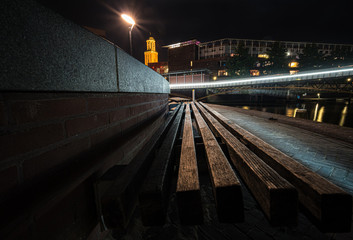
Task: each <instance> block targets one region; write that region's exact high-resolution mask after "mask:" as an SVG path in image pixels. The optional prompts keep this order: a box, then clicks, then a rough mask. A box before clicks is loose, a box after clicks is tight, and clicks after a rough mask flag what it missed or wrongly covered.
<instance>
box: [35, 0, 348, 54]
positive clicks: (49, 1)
mask: <svg viewBox="0 0 353 240" xmlns="http://www.w3.org/2000/svg"><path fill="white" fill-rule="evenodd" d="M39 1H40V2H42V3H43V4H44V5H46V6H48V7H50V8H52V9H53V10H55V11H56V12H58V13H60V14H62V15H64V16H65V17H66V18H69V19H71V20H73V21H74V22H76V23H77V24H80V25H85V26H90V27H95V28H100V29H104V30H106V31H107V38H108V39H109V40H111V41H112V42H114V43H116V44H117V45H118V46H120V47H121V48H122V49H124V50H125V51H127V52H129V42H128V25H127V24H126V23H125V22H124V21H123V20H122V19H121V17H120V14H121V13H127V14H131V16H133V17H134V18H135V20H136V22H137V26H136V27H135V28H134V29H133V36H132V37H133V51H134V53H133V55H134V57H136V58H137V59H139V60H140V61H143V52H144V51H145V41H146V39H147V38H148V37H149V33H151V34H152V36H153V37H154V38H155V39H156V41H157V50H158V51H159V56H160V59H159V60H160V61H166V60H167V51H166V49H162V48H161V47H162V46H164V45H168V44H172V43H176V42H179V41H187V40H190V39H198V40H199V41H201V42H204V41H210V40H216V39H221V38H249V39H264V40H283V41H307V42H327V43H350V44H353V38H352V35H353V34H352V30H353V14H352V11H351V4H350V2H349V1H341V0H336V1H313V0H297V1H294V0H293V1H287V0H247V1H246V0H233V1H232V0H216V1H211V0H203V1H201V0H195V1H192V0H145V1H142V0H140V1H138V0H60V1H59V0H46V1H44V0H39Z"/></svg>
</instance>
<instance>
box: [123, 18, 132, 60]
mask: <svg viewBox="0 0 353 240" xmlns="http://www.w3.org/2000/svg"><path fill="white" fill-rule="evenodd" d="M121 17H122V18H123V19H124V20H125V22H127V23H129V24H131V26H130V27H129V40H130V55H131V56H132V40H131V32H132V28H133V27H134V26H135V21H134V19H132V17H130V16H129V15H126V14H121Z"/></svg>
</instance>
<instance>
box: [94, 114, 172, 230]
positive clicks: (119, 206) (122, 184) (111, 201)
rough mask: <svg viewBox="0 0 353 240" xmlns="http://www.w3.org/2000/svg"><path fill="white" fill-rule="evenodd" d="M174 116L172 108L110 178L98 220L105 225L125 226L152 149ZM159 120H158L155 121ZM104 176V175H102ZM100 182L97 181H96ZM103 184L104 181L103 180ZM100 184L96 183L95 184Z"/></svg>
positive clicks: (108, 226)
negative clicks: (135, 151) (142, 143)
mask: <svg viewBox="0 0 353 240" xmlns="http://www.w3.org/2000/svg"><path fill="white" fill-rule="evenodd" d="M175 116H176V111H173V112H172V113H171V114H169V116H168V117H167V118H166V120H165V121H164V124H162V125H161V126H160V127H159V128H158V129H157V130H156V132H155V133H154V135H153V136H152V137H151V138H150V139H149V140H148V142H147V143H146V144H145V145H144V146H143V148H142V149H141V150H140V151H139V153H138V154H137V155H136V156H135V157H134V159H133V160H132V161H131V162H130V163H129V165H127V166H126V167H125V168H124V170H123V171H121V172H120V174H119V175H116V176H115V177H112V178H111V183H110V187H107V188H106V189H107V190H106V191H105V193H102V195H101V201H100V202H101V207H100V210H101V221H102V222H103V224H102V225H104V226H105V228H108V229H116V228H119V229H125V228H126V227H127V225H128V223H129V221H130V219H131V216H132V214H133V212H134V210H135V208H136V205H137V199H138V192H139V189H140V187H141V185H142V181H143V179H144V177H145V176H146V174H147V172H148V169H149V166H150V164H151V161H152V159H153V157H154V151H155V149H156V147H157V146H158V145H159V144H160V142H161V139H162V138H163V136H165V134H166V131H167V130H168V129H169V128H168V127H170V123H171V122H172V120H173V119H174V118H175ZM155 124H159V122H155ZM102 178H104V175H103V177H102ZM98 184H99V183H98ZM104 185H107V183H106V182H105V183H104ZM98 187H99V186H98Z"/></svg>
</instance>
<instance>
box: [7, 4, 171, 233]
mask: <svg viewBox="0 0 353 240" xmlns="http://www.w3.org/2000/svg"><path fill="white" fill-rule="evenodd" d="M2 5H3V6H2V8H1V10H0V13H1V17H0V23H1V25H2V28H1V29H0V33H1V44H2V47H1V48H0V51H1V58H0V70H1V75H0V146H1V151H0V215H1V218H0V238H1V239H87V238H89V239H100V238H102V237H103V236H104V234H105V233H102V232H101V231H100V228H99V224H98V217H97V214H96V206H95V201H94V182H95V181H96V180H97V179H98V178H99V177H100V176H101V175H103V174H104V173H105V171H106V170H108V169H109V168H110V167H112V166H114V165H117V164H118V165H125V164H128V163H129V162H130V161H131V159H132V158H133V157H134V156H135V155H136V154H137V152H138V151H139V150H140V149H141V148H142V146H143V145H144V144H145V143H146V142H147V140H148V139H149V138H150V136H152V135H153V133H154V132H155V130H156V129H157V128H158V127H159V126H160V124H161V123H162V122H163V121H164V119H165V116H166V112H167V110H168V109H167V104H168V93H169V84H168V82H167V81H166V80H165V79H164V78H163V77H162V76H161V75H159V74H157V73H156V72H154V71H153V70H151V69H149V68H147V67H146V66H145V65H144V64H142V63H140V62H138V61H137V60H136V59H134V58H132V57H130V56H129V55H128V54H126V53H125V52H123V51H122V50H121V49H120V48H119V47H117V46H115V45H113V44H111V43H110V42H108V41H106V40H104V39H102V38H100V37H98V36H96V35H94V34H93V33H90V32H88V31H87V30H86V29H83V28H81V27H80V26H77V25H75V24H73V23H71V22H70V21H68V20H66V19H64V18H62V17H61V16H60V15H57V14H55V13H53V12H52V11H51V10H49V9H46V8H44V7H43V6H41V5H40V4H38V3H37V2H35V1H19V0H14V1H8V0H5V3H4V4H2Z"/></svg>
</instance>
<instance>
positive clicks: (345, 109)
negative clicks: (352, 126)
mask: <svg viewBox="0 0 353 240" xmlns="http://www.w3.org/2000/svg"><path fill="white" fill-rule="evenodd" d="M347 110H348V103H346V106H344V108H343V110H342V113H341V119H340V123H339V124H338V125H340V126H341V127H342V126H344V122H345V120H346V115H347Z"/></svg>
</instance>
